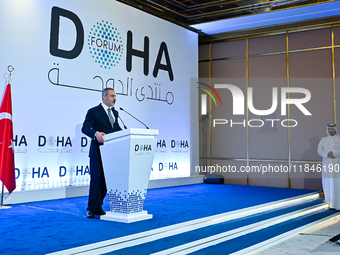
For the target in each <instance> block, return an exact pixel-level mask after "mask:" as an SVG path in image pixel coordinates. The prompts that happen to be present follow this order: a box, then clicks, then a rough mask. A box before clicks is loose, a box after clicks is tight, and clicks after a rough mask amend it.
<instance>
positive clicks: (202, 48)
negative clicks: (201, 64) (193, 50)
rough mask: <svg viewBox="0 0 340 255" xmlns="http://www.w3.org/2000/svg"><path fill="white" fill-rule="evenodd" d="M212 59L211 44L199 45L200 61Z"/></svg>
mask: <svg viewBox="0 0 340 255" xmlns="http://www.w3.org/2000/svg"><path fill="white" fill-rule="evenodd" d="M202 60H210V44H202V45H199V46H198V61H202Z"/></svg>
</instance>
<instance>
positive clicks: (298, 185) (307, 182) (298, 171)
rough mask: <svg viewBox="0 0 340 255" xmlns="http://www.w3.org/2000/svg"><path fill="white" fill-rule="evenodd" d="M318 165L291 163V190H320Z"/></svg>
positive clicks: (320, 180)
mask: <svg viewBox="0 0 340 255" xmlns="http://www.w3.org/2000/svg"><path fill="white" fill-rule="evenodd" d="M319 167H321V162H320V163H309V164H306V163H292V168H291V173H290V176H291V187H292V188H293V189H310V190H320V191H321V190H322V179H321V173H320V172H318V170H317V169H318V168H319Z"/></svg>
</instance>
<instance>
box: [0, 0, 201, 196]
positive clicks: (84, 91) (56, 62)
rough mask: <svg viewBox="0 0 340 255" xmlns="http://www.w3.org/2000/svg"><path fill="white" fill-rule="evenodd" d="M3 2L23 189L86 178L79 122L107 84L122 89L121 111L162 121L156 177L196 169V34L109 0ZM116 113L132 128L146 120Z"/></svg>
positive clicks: (2, 65) (1, 20) (153, 124)
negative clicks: (192, 153)
mask: <svg viewBox="0 0 340 255" xmlns="http://www.w3.org/2000/svg"><path fill="white" fill-rule="evenodd" d="M0 3H1V4H0V7H1V8H0V24H1V25H0V32H1V35H2V40H1V42H0V51H1V59H0V70H2V72H3V74H4V75H3V77H4V78H3V85H6V83H7V82H8V81H7V79H8V72H7V66H8V65H12V66H13V67H14V71H13V73H12V101H13V102H12V103H13V125H14V145H15V165H16V183H17V189H16V190H17V191H19V190H32V189H44V188H52V187H65V186H70V185H72V186H77V185H87V184H88V183H89V179H90V175H89V167H88V165H89V164H88V160H89V159H88V151H89V143H90V139H89V138H88V137H86V136H85V135H84V134H82V132H81V126H82V123H83V120H84V118H85V115H86V112H87V110H88V109H89V108H91V107H93V106H96V105H98V104H99V103H100V102H101V90H102V89H103V88H105V87H111V88H114V89H115V91H116V93H117V103H116V106H115V108H116V109H117V110H119V108H120V107H122V108H123V109H124V110H126V111H128V112H130V113H131V114H133V115H134V116H136V117H137V118H139V119H140V120H141V121H142V122H143V123H145V125H147V126H148V127H149V128H152V129H158V130H159V136H158V138H157V139H158V143H157V151H156V156H155V160H154V163H153V168H152V173H151V176H150V179H163V178H175V177H186V176H190V167H191V166H190V158H191V156H190V146H191V141H190V128H191V125H190V90H191V89H192V88H191V87H190V78H195V77H197V76H198V74H197V69H198V68H197V65H198V56H197V55H198V53H197V52H198V48H197V47H198V36H197V34H196V33H193V32H191V31H189V30H187V29H184V28H182V27H179V26H177V25H174V24H171V23H169V22H166V21H164V20H162V19H159V18H156V17H154V16H152V15H149V14H147V13H144V12H141V11H139V10H136V9H134V8H132V7H129V6H126V5H124V4H121V3H118V2H116V1H111V0H99V1H98V0H96V1H95V0H93V1H86V2H84V1H81V0H73V1H67V0H59V1H37V0H25V1H20V0H12V1H5V0H1V1H0ZM2 87H3V86H1V88H2ZM119 113H120V116H121V118H122V120H123V121H124V123H125V125H126V126H127V127H134V128H144V126H143V124H141V123H139V122H138V121H136V120H135V119H133V118H132V117H130V116H129V115H128V114H127V113H125V112H124V111H121V110H119ZM192 114H198V113H197V112H193V113H192ZM119 123H120V125H121V127H123V124H122V122H121V121H119ZM196 125H197V124H196ZM134 149H142V146H140V148H134Z"/></svg>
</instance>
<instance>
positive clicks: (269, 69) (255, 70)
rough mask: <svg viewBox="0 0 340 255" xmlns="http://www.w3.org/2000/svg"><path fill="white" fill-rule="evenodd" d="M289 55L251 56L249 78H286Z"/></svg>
mask: <svg viewBox="0 0 340 255" xmlns="http://www.w3.org/2000/svg"><path fill="white" fill-rule="evenodd" d="M286 59H287V55H286V54H278V55H268V56H257V57H250V58H249V78H286V75H287V71H286V66H287V61H286Z"/></svg>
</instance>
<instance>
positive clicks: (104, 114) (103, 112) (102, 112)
mask: <svg viewBox="0 0 340 255" xmlns="http://www.w3.org/2000/svg"><path fill="white" fill-rule="evenodd" d="M98 110H99V112H100V113H101V115H102V117H103V118H104V119H105V120H106V122H107V124H108V125H109V126H110V127H111V122H110V119H109V116H108V115H107V113H106V112H105V110H104V108H103V106H102V105H101V104H99V105H98Z"/></svg>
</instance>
